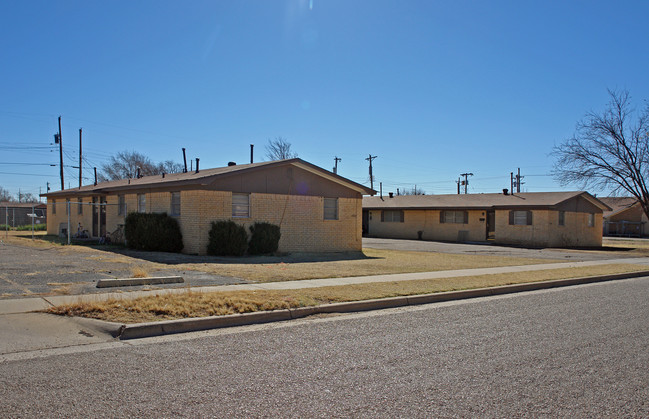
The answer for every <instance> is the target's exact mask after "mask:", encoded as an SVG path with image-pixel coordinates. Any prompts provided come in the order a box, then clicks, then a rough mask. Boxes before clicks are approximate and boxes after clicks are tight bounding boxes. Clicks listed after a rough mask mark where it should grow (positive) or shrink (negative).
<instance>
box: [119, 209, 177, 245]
mask: <svg viewBox="0 0 649 419" xmlns="http://www.w3.org/2000/svg"><path fill="white" fill-rule="evenodd" d="M124 236H125V238H126V243H127V246H128V247H130V248H131V249H137V250H152V251H156V252H174V253H178V252H180V251H181V250H182V249H183V236H182V233H181V232H180V226H179V225H178V221H177V220H176V219H175V218H173V217H170V216H168V215H167V214H166V213H162V214H147V213H138V212H131V213H130V214H128V215H127V216H126V220H125V226H124Z"/></svg>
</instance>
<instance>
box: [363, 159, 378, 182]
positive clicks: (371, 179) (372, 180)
mask: <svg viewBox="0 0 649 419" xmlns="http://www.w3.org/2000/svg"><path fill="white" fill-rule="evenodd" d="M377 157H378V156H372V155H371V154H370V155H369V157H368V158H366V159H365V160H367V161H369V162H370V189H374V176H373V175H372V160H374V159H375V158H377Z"/></svg>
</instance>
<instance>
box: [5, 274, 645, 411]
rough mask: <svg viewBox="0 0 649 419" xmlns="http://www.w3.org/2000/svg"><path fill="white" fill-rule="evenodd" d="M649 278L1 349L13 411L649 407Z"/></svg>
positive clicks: (7, 400)
mask: <svg viewBox="0 0 649 419" xmlns="http://www.w3.org/2000/svg"><path fill="white" fill-rule="evenodd" d="M647 295H649V278H638V279H628V280H621V281H613V282H606V283H598V284H590V285H582V286H575V287H567V288H560V289H553V290H546V291H535V292H527V293H519V294H511V295H507V296H499V297H487V298H478V299H471V300H464V301H456V302H449V303H439V304H431V305H425V306H419V307H414V308H413V307H409V308H399V309H390V310H381V311H374V312H366V313H358V314H351V315H342V316H326V317H318V318H309V319H303V320H296V321H291V322H282V323H275V324H267V325H255V326H246V327H240V328H232V329H222V330H214V331H206V332H196V333H188V334H184V335H175V336H164V337H157V338H148V339H139V340H133V341H128V342H105V343H96V344H88V345H82V346H76V347H74V348H66V350H62V349H59V350H52V351H40V352H38V353H30V354H29V355H28V356H27V355H26V354H23V357H22V358H21V357H19V356H15V357H14V358H12V359H9V358H8V357H5V358H0V360H1V361H0V398H1V399H2V400H3V405H2V411H3V416H4V417H9V418H13V417H34V416H64V417H87V416H94V417H132V416H137V417H170V416H174V417H207V416H211V417H214V416H218V417H422V418H423V417H426V418H429V417H649V403H647V400H649V370H648V369H647V365H649V352H648V351H647V350H646V348H647V346H648V344H649V333H648V332H649V326H648V324H647V321H646V319H647V318H649V301H648V300H647V298H646V296H647Z"/></svg>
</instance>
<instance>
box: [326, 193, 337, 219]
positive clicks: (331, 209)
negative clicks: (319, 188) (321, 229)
mask: <svg viewBox="0 0 649 419" xmlns="http://www.w3.org/2000/svg"><path fill="white" fill-rule="evenodd" d="M324 219H325V220H337V219H338V198H325V199H324Z"/></svg>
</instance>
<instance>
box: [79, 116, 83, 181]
mask: <svg viewBox="0 0 649 419" xmlns="http://www.w3.org/2000/svg"><path fill="white" fill-rule="evenodd" d="M81 156H82V154H81V128H79V188H81V179H82V177H81V175H82V173H83V171H82V170H81V167H83V166H82V164H83V163H82V158H81Z"/></svg>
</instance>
